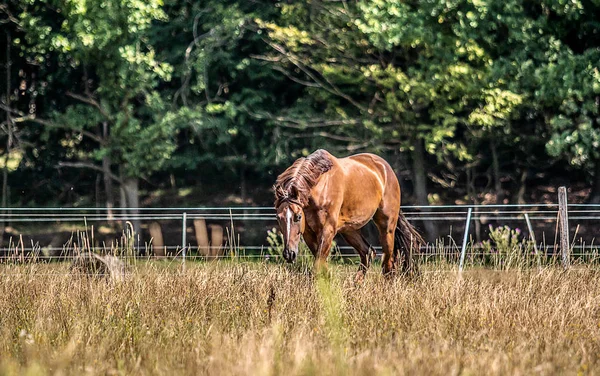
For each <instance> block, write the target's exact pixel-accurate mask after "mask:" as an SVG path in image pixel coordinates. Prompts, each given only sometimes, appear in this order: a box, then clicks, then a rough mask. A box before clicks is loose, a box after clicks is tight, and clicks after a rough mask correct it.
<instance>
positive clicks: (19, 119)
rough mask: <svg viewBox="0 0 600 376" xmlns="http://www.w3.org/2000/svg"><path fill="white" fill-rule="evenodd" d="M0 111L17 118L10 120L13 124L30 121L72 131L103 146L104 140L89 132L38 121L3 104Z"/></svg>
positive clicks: (46, 121)
mask: <svg viewBox="0 0 600 376" xmlns="http://www.w3.org/2000/svg"><path fill="white" fill-rule="evenodd" d="M0 109H2V110H4V111H8V112H10V113H12V114H13V115H17V116H19V117H14V118H12V121H13V122H14V123H23V122H27V121H31V122H32V123H36V124H40V125H43V126H46V127H50V128H55V129H64V130H72V131H74V132H80V133H81V134H82V135H84V136H86V137H88V138H90V139H91V140H93V141H96V142H97V143H99V144H100V145H104V140H103V139H102V138H101V137H99V136H98V135H96V134H94V133H92V132H90V131H86V130H85V129H73V128H68V127H64V126H62V125H60V124H56V123H54V122H51V121H49V120H44V119H38V118H37V117H36V116H35V114H31V115H27V114H25V113H23V112H21V111H18V110H15V109H13V108H10V107H7V106H5V105H4V103H0Z"/></svg>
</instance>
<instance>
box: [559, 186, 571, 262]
mask: <svg viewBox="0 0 600 376" xmlns="http://www.w3.org/2000/svg"><path fill="white" fill-rule="evenodd" d="M558 219H559V226H558V228H559V231H560V252H561V254H562V266H563V267H564V268H565V269H567V268H568V267H569V266H570V265H571V260H570V253H571V252H570V242H569V213H568V211H567V188H566V187H560V188H558Z"/></svg>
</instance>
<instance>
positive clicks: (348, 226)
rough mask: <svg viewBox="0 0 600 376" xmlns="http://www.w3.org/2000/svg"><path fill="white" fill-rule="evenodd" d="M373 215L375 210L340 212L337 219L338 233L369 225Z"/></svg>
mask: <svg viewBox="0 0 600 376" xmlns="http://www.w3.org/2000/svg"><path fill="white" fill-rule="evenodd" d="M374 214H375V210H373V209H371V210H368V209H362V210H354V211H352V212H347V211H344V210H342V211H341V213H340V216H339V219H338V231H340V232H343V231H350V230H358V229H361V228H363V227H364V226H365V225H366V224H367V223H369V221H370V220H371V218H373V215H374Z"/></svg>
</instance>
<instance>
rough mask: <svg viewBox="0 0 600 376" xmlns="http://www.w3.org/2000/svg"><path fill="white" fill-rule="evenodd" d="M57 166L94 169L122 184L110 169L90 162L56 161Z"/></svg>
mask: <svg viewBox="0 0 600 376" xmlns="http://www.w3.org/2000/svg"><path fill="white" fill-rule="evenodd" d="M57 167H58V168H61V167H74V168H88V169H91V170H95V171H100V172H102V173H105V174H107V175H108V176H109V177H110V178H111V179H112V180H114V181H116V182H117V183H119V184H122V183H123V181H122V180H121V179H120V178H119V177H118V176H117V175H115V174H113V173H112V172H110V171H104V169H103V168H102V167H100V166H96V165H95V164H93V163H90V162H58V166H57Z"/></svg>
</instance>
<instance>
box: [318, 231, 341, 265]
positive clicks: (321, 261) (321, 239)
mask: <svg viewBox="0 0 600 376" xmlns="http://www.w3.org/2000/svg"><path fill="white" fill-rule="evenodd" d="M335 232H336V231H335V227H334V226H333V225H331V224H325V226H323V228H322V229H321V233H320V234H318V235H317V239H318V246H317V251H316V254H315V271H316V272H317V273H319V272H321V271H323V270H324V269H325V268H326V266H327V257H329V252H330V251H331V242H332V241H333V238H334V236H335Z"/></svg>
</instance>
